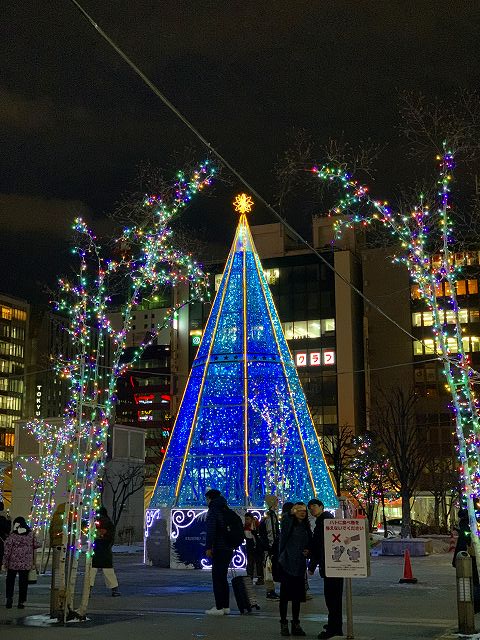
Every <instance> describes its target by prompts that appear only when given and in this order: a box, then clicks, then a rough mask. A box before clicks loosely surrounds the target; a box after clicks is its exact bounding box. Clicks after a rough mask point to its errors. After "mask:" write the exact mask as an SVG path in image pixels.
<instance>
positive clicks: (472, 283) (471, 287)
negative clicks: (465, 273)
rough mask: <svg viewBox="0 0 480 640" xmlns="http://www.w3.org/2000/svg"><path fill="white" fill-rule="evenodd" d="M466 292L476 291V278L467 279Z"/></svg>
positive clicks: (473, 292)
mask: <svg viewBox="0 0 480 640" xmlns="http://www.w3.org/2000/svg"><path fill="white" fill-rule="evenodd" d="M468 293H470V294H477V293H478V280H468Z"/></svg>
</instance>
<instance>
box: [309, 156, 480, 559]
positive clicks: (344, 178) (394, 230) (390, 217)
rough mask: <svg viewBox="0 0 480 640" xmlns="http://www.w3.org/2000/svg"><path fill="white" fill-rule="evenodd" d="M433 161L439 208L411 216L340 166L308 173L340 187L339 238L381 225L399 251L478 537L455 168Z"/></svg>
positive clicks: (473, 412)
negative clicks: (418, 302) (430, 339)
mask: <svg viewBox="0 0 480 640" xmlns="http://www.w3.org/2000/svg"><path fill="white" fill-rule="evenodd" d="M437 161H438V162H439V179H438V190H437V202H438V206H437V208H436V209H434V210H433V211H432V210H431V209H430V207H429V206H428V204H427V203H426V202H425V199H424V197H423V196H422V195H421V196H420V198H419V203H418V206H416V207H413V209H412V211H411V212H410V213H409V214H407V213H405V212H404V211H393V210H392V209H391V208H390V207H389V205H388V203H387V202H380V201H378V200H373V199H372V198H370V196H369V195H368V188H367V187H366V186H364V185H362V184H360V183H359V182H358V181H356V180H355V179H353V178H352V176H351V175H350V174H349V173H347V172H344V171H342V170H341V169H340V168H338V167H334V166H323V167H320V168H318V167H314V168H313V169H312V171H313V173H314V174H315V175H316V176H317V177H318V178H319V179H320V180H322V181H324V182H333V183H336V184H339V185H340V188H341V190H342V193H343V197H342V198H341V199H340V200H339V202H338V203H337V204H336V206H335V207H334V208H333V209H332V213H333V214H335V215H338V216H341V217H340V218H339V219H338V220H337V221H336V222H335V227H336V231H337V233H341V230H342V228H345V227H347V228H349V227H350V228H352V227H353V226H354V225H357V224H359V225H363V226H365V227H366V226H369V225H371V224H374V223H380V224H383V225H384V226H385V227H386V228H387V229H389V230H390V233H391V234H392V236H393V237H394V238H395V240H396V241H397V244H398V245H399V247H400V250H399V251H397V253H396V254H395V255H394V256H393V261H394V262H397V263H401V264H404V265H405V266H406V267H407V269H408V271H409V273H410V277H411V279H412V280H413V281H414V282H415V283H416V284H418V289H419V292H420V298H421V299H422V300H423V302H424V304H425V306H426V307H427V309H428V310H429V311H430V312H431V313H432V318H433V324H432V332H433V336H434V343H435V348H436V352H437V353H438V356H439V360H440V361H441V362H442V365H443V372H444V376H445V378H446V381H447V384H448V388H449V391H450V394H451V397H452V404H451V408H452V411H453V414H454V417H455V424H456V435H457V441H458V455H459V458H460V474H461V477H462V481H463V493H464V495H465V497H466V500H467V507H468V511H469V520H470V526H471V529H472V531H476V532H477V533H478V526H477V519H476V514H475V501H476V499H477V498H478V496H479V495H480V471H479V469H480V424H479V416H478V409H479V403H478V399H477V398H476V395H475V389H474V376H475V374H476V372H475V371H474V370H473V369H472V368H471V366H470V362H469V358H468V356H467V354H466V353H465V349H464V344H463V340H462V329H461V324H460V318H459V306H458V302H457V296H456V282H457V281H458V279H459V276H460V273H461V266H459V265H457V264H456V263H455V261H454V259H453V258H454V256H453V254H452V247H453V244H454V240H453V224H452V219H451V215H450V211H451V204H450V185H451V181H452V175H453V169H454V166H455V163H454V156H453V153H452V152H451V151H450V150H449V149H447V148H446V147H444V151H443V154H441V155H439V156H437ZM364 205H366V206H364ZM434 252H435V253H436V254H437V255H439V256H440V260H436V261H435V260H432V257H433V253H434ZM443 282H445V283H446V284H447V285H448V287H446V292H445V293H446V295H445V296H443V295H442V296H441V297H442V299H443V300H444V304H447V305H448V306H449V308H450V310H451V311H452V312H453V315H454V319H455V322H454V323H453V324H447V323H446V322H445V315H444V311H445V309H443V308H442V302H441V300H440V299H439V298H440V296H439V295H438V293H437V292H438V291H439V289H440V287H439V285H441V284H442V283H443ZM452 344H454V345H455V346H454V348H452V346H451V345H452ZM474 540H475V544H476V546H477V547H478V549H477V552H478V551H480V541H479V537H478V535H476V536H474Z"/></svg>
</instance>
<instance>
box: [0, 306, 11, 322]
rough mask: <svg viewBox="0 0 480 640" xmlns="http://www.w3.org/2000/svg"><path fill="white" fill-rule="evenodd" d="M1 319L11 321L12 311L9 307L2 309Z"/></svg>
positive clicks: (0, 309)
mask: <svg viewBox="0 0 480 640" xmlns="http://www.w3.org/2000/svg"><path fill="white" fill-rule="evenodd" d="M0 317H1V318H4V319H5V320H11V319H12V310H11V309H10V308H9V307H0Z"/></svg>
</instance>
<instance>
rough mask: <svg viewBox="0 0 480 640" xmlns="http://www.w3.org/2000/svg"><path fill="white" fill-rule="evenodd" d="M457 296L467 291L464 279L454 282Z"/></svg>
mask: <svg viewBox="0 0 480 640" xmlns="http://www.w3.org/2000/svg"><path fill="white" fill-rule="evenodd" d="M456 286H457V296H464V295H466V293H467V283H466V282H465V280H458V281H457V282H456Z"/></svg>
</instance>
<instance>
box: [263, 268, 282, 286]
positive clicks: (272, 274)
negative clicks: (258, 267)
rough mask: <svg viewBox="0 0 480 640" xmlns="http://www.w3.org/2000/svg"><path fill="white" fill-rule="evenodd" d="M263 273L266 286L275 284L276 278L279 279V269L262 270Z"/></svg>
mask: <svg viewBox="0 0 480 640" xmlns="http://www.w3.org/2000/svg"><path fill="white" fill-rule="evenodd" d="M263 273H264V274H265V278H266V280H267V282H268V284H277V281H278V278H279V277H280V270H279V269H264V271H263Z"/></svg>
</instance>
